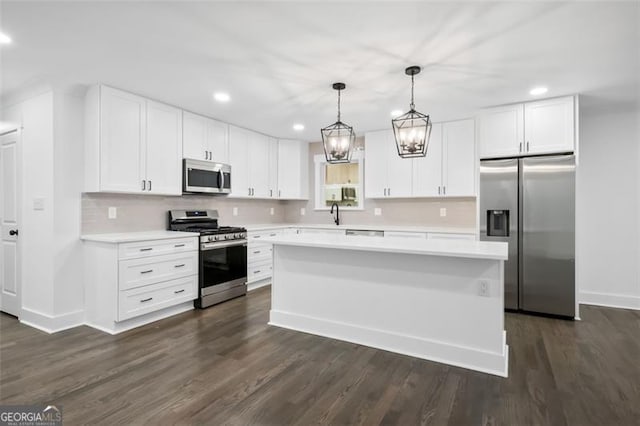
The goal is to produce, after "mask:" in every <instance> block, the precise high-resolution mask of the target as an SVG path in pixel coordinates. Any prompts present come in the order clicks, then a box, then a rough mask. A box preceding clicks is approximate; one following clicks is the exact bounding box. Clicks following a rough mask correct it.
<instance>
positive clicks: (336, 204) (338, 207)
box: [331, 202, 340, 226]
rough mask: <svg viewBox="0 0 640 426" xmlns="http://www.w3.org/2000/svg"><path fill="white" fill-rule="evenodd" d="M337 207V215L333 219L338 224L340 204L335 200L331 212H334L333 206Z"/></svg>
mask: <svg viewBox="0 0 640 426" xmlns="http://www.w3.org/2000/svg"><path fill="white" fill-rule="evenodd" d="M334 207H335V208H336V217H334V218H333V221H334V222H335V223H336V226H339V225H340V206H338V203H336V202H334V203H333V204H331V214H333V208H334Z"/></svg>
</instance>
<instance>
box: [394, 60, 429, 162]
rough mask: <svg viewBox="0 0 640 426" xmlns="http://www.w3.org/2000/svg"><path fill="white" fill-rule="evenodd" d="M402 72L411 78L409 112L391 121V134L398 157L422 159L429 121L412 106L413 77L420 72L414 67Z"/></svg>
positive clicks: (427, 137) (427, 140) (425, 149)
mask: <svg viewBox="0 0 640 426" xmlns="http://www.w3.org/2000/svg"><path fill="white" fill-rule="evenodd" d="M404 72H405V74H407V75H410V76H411V103H410V104H409V112H407V113H405V114H402V115H401V116H399V117H396V118H394V119H393V120H391V125H392V126H393V134H394V136H395V139H396V146H397V147H398V155H400V157H402V158H413V157H424V156H425V155H426V154H427V147H428V146H429V137H430V136H431V120H430V119H429V116H428V115H424V114H422V113H421V112H418V111H416V110H415V105H414V104H413V85H414V84H413V77H414V76H415V75H416V74H418V73H419V72H420V67H419V66H415V65H414V66H412V67H409V68H407V69H405V70H404Z"/></svg>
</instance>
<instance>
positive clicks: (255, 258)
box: [247, 244, 273, 264]
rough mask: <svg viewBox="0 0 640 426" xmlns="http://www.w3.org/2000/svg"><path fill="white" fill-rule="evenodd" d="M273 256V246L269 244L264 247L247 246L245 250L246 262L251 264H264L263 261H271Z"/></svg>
mask: <svg viewBox="0 0 640 426" xmlns="http://www.w3.org/2000/svg"><path fill="white" fill-rule="evenodd" d="M272 255H273V246H272V245H271V244H265V245H258V246H255V245H252V244H250V245H249V248H248V250H247V261H248V262H249V263H250V264H251V263H264V262H263V261H271V256H272Z"/></svg>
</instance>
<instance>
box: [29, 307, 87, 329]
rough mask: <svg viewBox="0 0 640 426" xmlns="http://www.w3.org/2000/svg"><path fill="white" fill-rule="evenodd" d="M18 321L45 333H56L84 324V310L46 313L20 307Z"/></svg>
mask: <svg viewBox="0 0 640 426" xmlns="http://www.w3.org/2000/svg"><path fill="white" fill-rule="evenodd" d="M20 322H21V323H22V324H25V325H28V326H30V327H33V328H37V329H38V330H41V331H44V332H45V333H49V334H52V333H57V332H59V331H63V330H68V329H70V328H74V327H78V326H80V325H83V324H84V311H83V310H79V311H75V312H69V313H66V314H62V315H56V316H53V315H48V314H43V313H42V312H38V311H34V310H32V309H29V308H22V312H21V314H20Z"/></svg>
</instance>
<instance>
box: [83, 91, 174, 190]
mask: <svg viewBox="0 0 640 426" xmlns="http://www.w3.org/2000/svg"><path fill="white" fill-rule="evenodd" d="M85 132H86V137H87V144H86V148H85V190H86V191H87V192H101V191H102V192H125V193H140V194H143V193H152V194H164V195H180V194H182V180H181V173H180V169H181V164H180V160H181V155H180V154H181V152H182V111H181V110H179V109H177V108H173V107H170V106H168V105H164V104H160V103H157V102H153V101H150V100H147V99H145V98H142V97H140V96H136V95H132V94H130V93H127V92H123V91H121V90H117V89H113V88H110V87H105V86H94V87H92V88H90V89H89V91H88V92H87V97H86V102H85Z"/></svg>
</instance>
